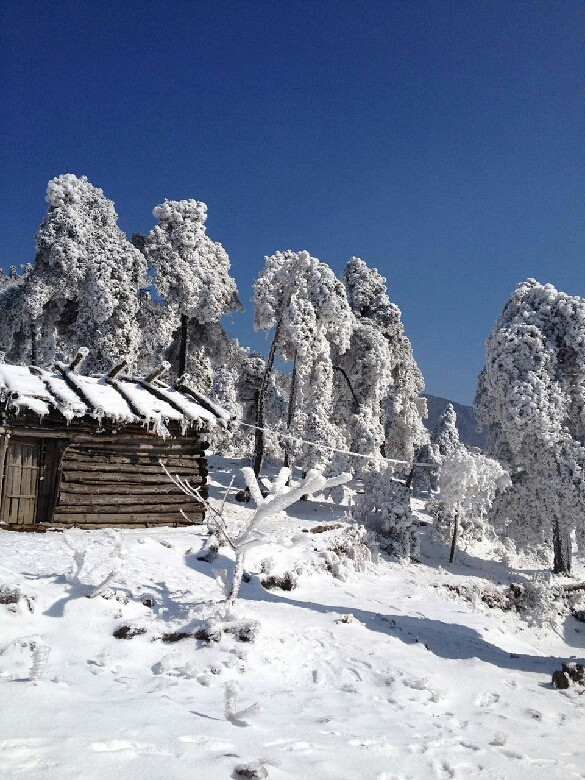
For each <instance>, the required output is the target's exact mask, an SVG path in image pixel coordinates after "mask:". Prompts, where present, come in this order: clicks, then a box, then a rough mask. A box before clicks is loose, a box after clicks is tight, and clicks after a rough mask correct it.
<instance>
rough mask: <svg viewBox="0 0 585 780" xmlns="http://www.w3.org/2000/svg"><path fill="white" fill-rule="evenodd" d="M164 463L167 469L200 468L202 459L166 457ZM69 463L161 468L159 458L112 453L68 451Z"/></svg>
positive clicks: (196, 457)
mask: <svg viewBox="0 0 585 780" xmlns="http://www.w3.org/2000/svg"><path fill="white" fill-rule="evenodd" d="M160 460H162V461H163V462H164V464H165V465H166V467H167V468H171V467H172V468H174V467H175V466H177V467H185V468H199V466H200V464H201V462H202V461H203V459H202V458H200V457H199V456H195V455H193V456H192V457H179V456H176V455H172V456H165V457H163V458H160ZM67 462H68V463H92V464H94V465H96V466H97V465H98V464H101V463H106V464H120V465H122V466H124V465H133V466H136V464H139V463H140V464H144V465H145V466H156V467H157V468H160V463H159V458H157V457H156V456H150V455H126V456H124V455H113V454H111V453H110V452H96V453H86V452H83V453H77V452H72V451H71V450H68V451H67Z"/></svg>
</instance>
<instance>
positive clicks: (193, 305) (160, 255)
mask: <svg viewBox="0 0 585 780" xmlns="http://www.w3.org/2000/svg"><path fill="white" fill-rule="evenodd" d="M153 214H154V216H155V217H156V218H157V219H158V221H159V222H158V225H156V226H155V227H154V228H153V229H152V230H151V232H150V234H149V235H148V237H147V238H146V239H145V240H144V241H140V243H142V244H143V252H144V254H145V256H146V258H147V260H148V263H149V265H150V267H151V268H152V269H153V270H154V277H155V287H156V292H157V295H158V296H159V297H160V298H162V300H163V301H164V304H165V306H166V320H165V323H164V328H162V329H161V331H160V334H159V335H160V338H161V339H164V340H166V343H164V342H163V345H164V348H165V349H166V348H168V349H169V353H168V356H169V357H170V359H171V362H172V364H173V373H175V374H176V375H177V376H182V375H183V374H184V373H185V372H190V373H191V374H193V375H194V376H199V370H200V369H201V361H202V360H203V361H206V360H209V361H211V362H215V363H216V364H217V365H220V364H221V356H220V355H217V354H216V353H217V351H221V350H226V349H229V347H228V346H227V341H228V340H227V336H226V334H225V332H224V331H223V328H221V326H220V325H219V323H220V319H221V317H222V316H223V315H224V314H229V313H231V312H234V311H241V310H242V306H241V303H240V301H239V298H238V292H237V289H236V283H235V281H234V279H233V278H232V277H231V276H230V275H229V269H230V262H229V257H228V255H227V252H226V251H225V249H224V248H223V247H222V245H221V244H219V243H216V242H214V241H212V240H211V239H210V238H209V237H208V236H207V234H206V228H205V220H206V218H207V206H206V205H205V203H201V202H200V201H197V200H180V201H173V200H167V201H165V202H164V203H161V204H160V205H158V206H156V207H155V208H154V210H153ZM135 241H136V243H138V241H137V239H135ZM151 327H152V329H154V328H156V323H155V324H153V325H152V326H151Z"/></svg>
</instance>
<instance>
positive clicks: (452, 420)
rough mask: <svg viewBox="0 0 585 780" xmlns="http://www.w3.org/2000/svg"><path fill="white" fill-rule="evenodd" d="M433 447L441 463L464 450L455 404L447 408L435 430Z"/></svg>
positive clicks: (432, 440)
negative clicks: (460, 439) (460, 438)
mask: <svg viewBox="0 0 585 780" xmlns="http://www.w3.org/2000/svg"><path fill="white" fill-rule="evenodd" d="M431 445H432V448H433V450H434V453H435V456H436V457H437V458H438V460H439V462H441V461H442V460H443V459H444V458H446V457H448V456H450V455H453V453H455V452H457V451H458V450H461V449H463V444H461V442H460V441H459V431H458V429H457V413H456V412H455V409H454V408H453V404H448V405H447V406H446V407H445V411H444V412H443V414H442V415H441V416H440V418H439V421H438V422H437V424H436V425H435V427H434V428H433V431H432V433H431Z"/></svg>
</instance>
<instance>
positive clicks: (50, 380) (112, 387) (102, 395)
mask: <svg viewBox="0 0 585 780" xmlns="http://www.w3.org/2000/svg"><path fill="white" fill-rule="evenodd" d="M188 392H189V391H184V392H181V391H179V390H175V389H172V388H170V387H162V386H160V385H159V384H157V385H156V386H154V385H151V384H149V383H148V382H146V381H145V380H142V379H135V378H133V377H126V376H124V377H120V378H118V377H116V378H115V379H114V378H110V377H89V376H84V375H83V374H77V373H75V372H74V371H72V370H70V369H69V368H68V367H67V366H64V365H61V364H58V365H57V367H56V369H55V370H53V371H47V370H44V369H41V368H36V367H34V366H33V367H31V368H29V367H28V366H11V365H7V364H5V363H0V403H3V404H4V405H5V406H6V407H7V408H10V409H13V410H16V411H17V412H18V411H19V410H20V409H21V408H22V409H26V410H29V411H32V412H34V413H36V414H38V415H39V416H40V417H41V418H42V417H44V416H46V415H48V414H49V413H50V412H51V410H56V411H58V412H59V413H60V414H62V415H63V417H65V419H66V420H67V421H68V422H69V421H71V420H72V419H73V418H75V417H78V418H79V417H85V416H86V415H89V416H90V417H94V418H95V419H97V420H98V421H99V420H102V419H107V420H110V421H112V422H116V423H118V424H128V423H140V422H142V423H144V424H146V425H149V426H153V427H154V429H155V430H157V431H161V432H164V431H166V422H168V421H170V420H172V421H176V422H179V423H180V424H181V427H182V429H183V430H186V429H188V428H189V427H191V426H192V425H193V424H199V425H203V427H205V428H212V427H213V426H215V425H217V424H219V425H225V424H226V423H227V421H228V420H229V414H228V413H227V412H226V411H225V410H224V409H221V408H220V407H218V406H216V405H215V404H212V403H211V402H207V399H203V398H201V399H200V400H201V401H202V404H205V405H202V404H199V403H197V400H196V398H198V396H197V394H196V393H195V394H193V395H191V393H189V394H187V393H188Z"/></svg>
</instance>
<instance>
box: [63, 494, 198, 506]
mask: <svg viewBox="0 0 585 780" xmlns="http://www.w3.org/2000/svg"><path fill="white" fill-rule="evenodd" d="M157 502H158V503H159V504H160V506H170V505H172V504H179V505H183V504H192V503H195V502H196V503H198V504H199V506H201V502H197V499H196V498H189V496H186V495H185V494H184V493H181V492H177V493H175V494H169V493H162V494H157V493H141V494H139V495H128V494H125V495H117V496H115V497H114V496H112V495H111V494H108V493H93V492H91V491H88V492H87V493H85V494H80V493H68V492H67V491H66V490H60V491H59V504H58V505H57V508H58V509H59V510H60V509H61V508H62V507H64V506H66V505H70V506H80V505H82V504H90V505H91V504H93V505H95V506H99V505H108V504H113V505H114V506H119V507H120V508H121V507H122V506H125V505H126V504H129V505H135V506H139V505H140V506H142V505H143V504H157Z"/></svg>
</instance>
